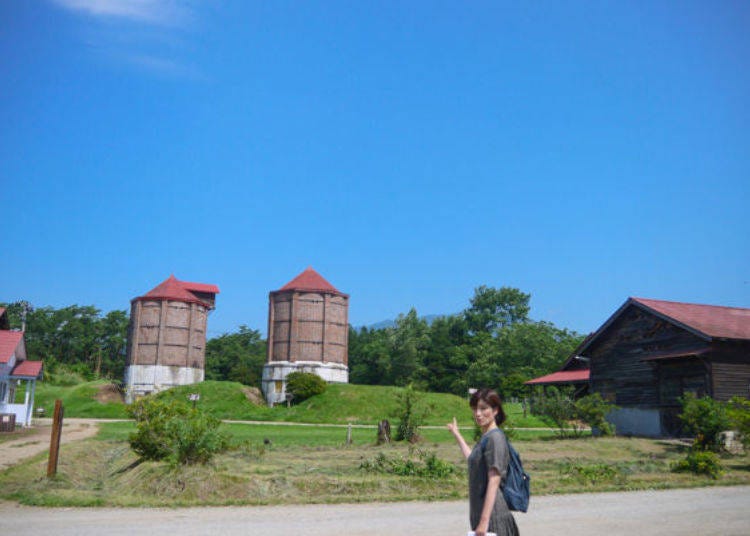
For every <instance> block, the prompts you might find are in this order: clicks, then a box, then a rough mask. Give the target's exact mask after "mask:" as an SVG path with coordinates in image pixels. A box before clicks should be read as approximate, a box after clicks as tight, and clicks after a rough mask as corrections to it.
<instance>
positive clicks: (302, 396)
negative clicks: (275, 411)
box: [286, 372, 328, 402]
mask: <svg viewBox="0 0 750 536" xmlns="http://www.w3.org/2000/svg"><path fill="white" fill-rule="evenodd" d="M327 387H328V384H327V383H326V381H325V380H324V379H323V378H321V377H320V376H318V375H317V374H312V373H311V372H291V373H290V374H289V375H288V376H287V377H286V392H287V393H291V394H292V395H294V401H295V402H302V401H303V400H307V399H308V398H310V397H312V396H315V395H319V394H322V393H324V392H325V390H326V388H327Z"/></svg>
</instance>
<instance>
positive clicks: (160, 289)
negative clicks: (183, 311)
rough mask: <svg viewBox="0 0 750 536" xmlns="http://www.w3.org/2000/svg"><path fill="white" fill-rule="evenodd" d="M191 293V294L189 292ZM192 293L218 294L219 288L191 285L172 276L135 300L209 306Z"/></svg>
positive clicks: (201, 284) (207, 285)
mask: <svg viewBox="0 0 750 536" xmlns="http://www.w3.org/2000/svg"><path fill="white" fill-rule="evenodd" d="M191 291H192V292H191ZM193 292H202V293H208V294H218V293H219V287H217V286H216V285H209V284H206V283H191V282H189V281H180V280H179V279H177V278H176V277H175V276H174V275H170V276H169V277H168V278H167V279H165V280H164V281H162V282H161V283H159V284H158V285H157V286H155V287H154V288H152V289H151V290H149V291H148V292H147V293H146V294H144V295H143V296H138V297H137V298H135V300H140V301H142V300H175V301H182V302H187V303H200V304H202V305H205V306H207V307H209V306H210V305H209V304H207V303H205V302H204V301H203V300H201V299H200V298H198V296H196V295H195V294H193Z"/></svg>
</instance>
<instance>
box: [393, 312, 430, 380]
mask: <svg viewBox="0 0 750 536" xmlns="http://www.w3.org/2000/svg"><path fill="white" fill-rule="evenodd" d="M389 338H390V346H391V348H390V350H391V352H390V354H391V355H390V357H391V364H390V367H389V371H390V375H389V376H390V377H389V378H388V380H389V383H390V384H391V385H407V384H409V383H412V382H414V381H419V380H420V379H421V378H423V377H424V373H423V372H424V367H423V362H424V357H425V355H426V353H427V349H428V347H429V343H430V338H429V329H428V327H427V322H425V321H424V319H421V318H419V317H418V316H417V311H416V309H414V308H412V309H411V310H409V312H408V313H407V314H406V315H399V317H398V319H396V327H395V328H393V330H391V332H390V337H389Z"/></svg>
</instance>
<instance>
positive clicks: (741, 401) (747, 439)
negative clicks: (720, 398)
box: [727, 396, 750, 448]
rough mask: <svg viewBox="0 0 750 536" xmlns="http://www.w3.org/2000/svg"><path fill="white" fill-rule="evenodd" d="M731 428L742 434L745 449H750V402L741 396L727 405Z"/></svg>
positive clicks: (733, 398)
mask: <svg viewBox="0 0 750 536" xmlns="http://www.w3.org/2000/svg"><path fill="white" fill-rule="evenodd" d="M727 417H728V418H729V423H730V427H731V428H732V429H733V430H737V431H738V432H739V433H740V439H741V440H742V444H743V445H745V448H750V400H748V399H746V398H742V397H741V396H734V397H732V398H731V399H730V400H729V402H728V403H727Z"/></svg>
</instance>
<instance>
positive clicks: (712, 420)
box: [680, 394, 730, 451]
mask: <svg viewBox="0 0 750 536" xmlns="http://www.w3.org/2000/svg"><path fill="white" fill-rule="evenodd" d="M680 403H681V404H682V413H681V414H680V420H681V421H682V423H683V425H684V426H685V431H686V432H688V433H690V434H694V435H695V439H694V441H693V447H694V448H695V449H698V450H713V451H718V450H720V449H721V439H720V436H719V434H720V433H721V432H723V431H724V430H728V429H729V427H730V422H729V417H728V415H727V407H726V404H722V403H721V402H717V401H716V400H714V399H713V398H710V397H707V396H706V397H703V398H696V397H695V395H692V394H686V395H685V396H684V397H682V398H680Z"/></svg>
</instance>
